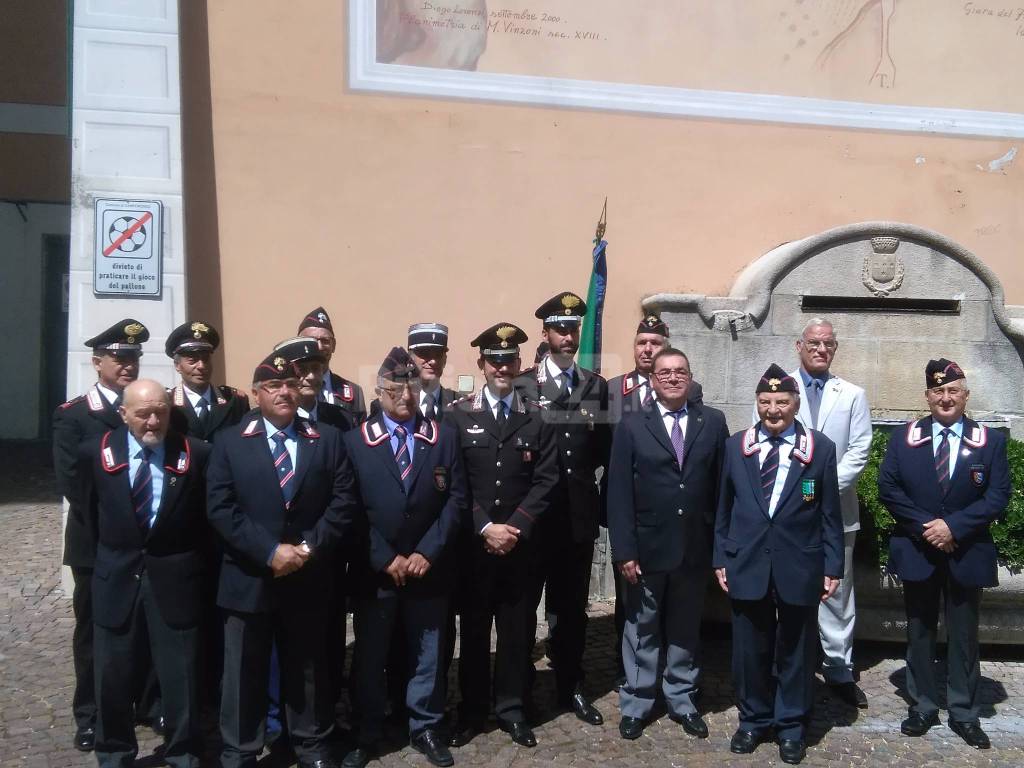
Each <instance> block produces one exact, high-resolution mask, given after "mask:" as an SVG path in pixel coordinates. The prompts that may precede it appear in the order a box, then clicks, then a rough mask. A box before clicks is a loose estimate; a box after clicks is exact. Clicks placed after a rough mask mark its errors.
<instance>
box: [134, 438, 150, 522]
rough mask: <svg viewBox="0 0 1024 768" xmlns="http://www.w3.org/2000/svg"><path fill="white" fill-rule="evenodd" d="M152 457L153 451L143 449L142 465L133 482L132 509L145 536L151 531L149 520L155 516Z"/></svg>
mask: <svg viewBox="0 0 1024 768" xmlns="http://www.w3.org/2000/svg"><path fill="white" fill-rule="evenodd" d="M152 456H153V451H152V450H151V449H149V448H143V449H142V463H141V464H139V468H138V470H136V472H135V479H134V480H133V481H132V509H133V510H135V522H136V523H138V525H139V530H141V531H142V532H143V533H144V534H145V533H147V532H148V531H149V519H150V517H152V515H153V470H152V469H151V468H150V466H149V460H150V458H152Z"/></svg>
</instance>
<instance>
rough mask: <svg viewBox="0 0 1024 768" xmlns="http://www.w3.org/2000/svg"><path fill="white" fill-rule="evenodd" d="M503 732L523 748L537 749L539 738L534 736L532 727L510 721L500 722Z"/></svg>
mask: <svg viewBox="0 0 1024 768" xmlns="http://www.w3.org/2000/svg"><path fill="white" fill-rule="evenodd" d="M498 725H499V726H501V730H503V731H504V732H505V733H507V734H508V735H509V736H511V737H512V741H514V742H515V743H516V744H518V745H519V746H521V747H536V746H537V737H536V736H534V735H533V731H531V730H530V726H528V725H527V724H526V723H510V722H509V721H508V720H501V719H499V720H498Z"/></svg>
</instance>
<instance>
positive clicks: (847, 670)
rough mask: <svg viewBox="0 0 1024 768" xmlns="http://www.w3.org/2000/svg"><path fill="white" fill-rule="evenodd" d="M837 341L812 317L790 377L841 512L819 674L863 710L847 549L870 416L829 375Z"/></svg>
mask: <svg viewBox="0 0 1024 768" xmlns="http://www.w3.org/2000/svg"><path fill="white" fill-rule="evenodd" d="M838 348H839V342H838V341H837V340H836V334H835V330H834V329H833V327H832V323H830V322H829V321H828V320H823V319H821V318H814V319H812V320H811V321H810V322H808V323H807V325H806V326H805V327H804V330H803V333H802V334H801V335H800V338H799V339H798V340H797V342H796V351H797V354H798V355H799V356H800V367H799V368H798V369H797V370H795V371H793V372H792V373H791V374H790V376H792V377H793V378H794V379H795V380H796V382H797V384H798V385H799V387H800V413H799V415H798V417H797V418H799V419H800V421H801V422H802V423H803V424H804V426H807V427H810V428H811V429H816V430H818V431H819V432H823V433H824V434H825V435H827V436H828V438H829V439H830V440H831V441H832V442H833V443H834V444H835V446H836V462H837V464H836V473H837V475H838V478H839V499H840V501H839V503H840V507H841V508H842V511H843V548H844V558H843V562H844V570H843V580H842V581H841V582H839V587H838V588H837V589H836V593H835V594H834V595H833V596H832V597H830V598H829V599H828V600H826V601H824V602H823V603H822V604H821V606H820V607H819V608H818V635H819V637H820V638H821V647H822V650H823V651H824V658H823V660H822V668H821V671H822V674H823V675H824V677H825V682H826V683H828V684H829V686H831V689H832V691H833V692H835V694H836V695H837V696H838V697H839V698H840V699H841V700H842V701H844V702H846V703H847V704H849V705H850V706H854V707H859V708H861V709H863V708H865V707H867V705H868V700H867V697H866V696H865V695H864V692H863V691H861V690H860V688H858V687H857V684H856V683H855V682H854V680H853V627H854V622H855V620H856V616H857V613H856V605H855V601H854V593H853V546H854V543H855V542H856V540H857V531H859V530H860V505H859V503H858V502H857V480H858V479H860V476H861V473H862V472H863V471H864V468H865V467H866V466H867V463H868V449H869V448H870V447H871V411H870V410H869V409H868V400H867V396H866V395H865V393H864V390H863V389H861V388H860V387H858V386H857V385H856V384H852V383H850V382H849V381H846V379H841V378H839V377H838V376H836V375H834V374H833V373H831V372H830V371H829V368H830V367H831V365H832V360H833V359H834V358H835V355H836V350H837V349H838Z"/></svg>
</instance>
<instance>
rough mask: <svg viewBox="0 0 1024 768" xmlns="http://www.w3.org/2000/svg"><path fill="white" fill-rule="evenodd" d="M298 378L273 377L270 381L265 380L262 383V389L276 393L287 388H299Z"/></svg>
mask: <svg viewBox="0 0 1024 768" xmlns="http://www.w3.org/2000/svg"><path fill="white" fill-rule="evenodd" d="M298 388H299V380H298V379H271V380H270V381H264V382H261V383H260V389H262V390H263V391H264V392H269V393H271V394H274V393H276V392H281V391H283V390H285V389H298Z"/></svg>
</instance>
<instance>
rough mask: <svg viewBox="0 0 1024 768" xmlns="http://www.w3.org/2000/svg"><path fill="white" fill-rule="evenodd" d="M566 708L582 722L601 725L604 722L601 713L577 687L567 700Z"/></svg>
mask: <svg viewBox="0 0 1024 768" xmlns="http://www.w3.org/2000/svg"><path fill="white" fill-rule="evenodd" d="M567 703H568V708H569V709H571V710H572V711H573V714H575V715H576V717H578V718H579V719H580V720H582V721H583V722H584V723H590V724H591V725H601V723H603V722H604V718H603V717H602V716H601V713H600V712H598V711H597V707H595V706H594V705H593V704H591V703H590V701H589V700H588V699H587V697H586V696H584V695H583V693H582V692H581V691H580V690H579V689H577V690H576V691H575V692H574V693H573V694H572V696H570V697H569V700H568V702H567Z"/></svg>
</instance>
